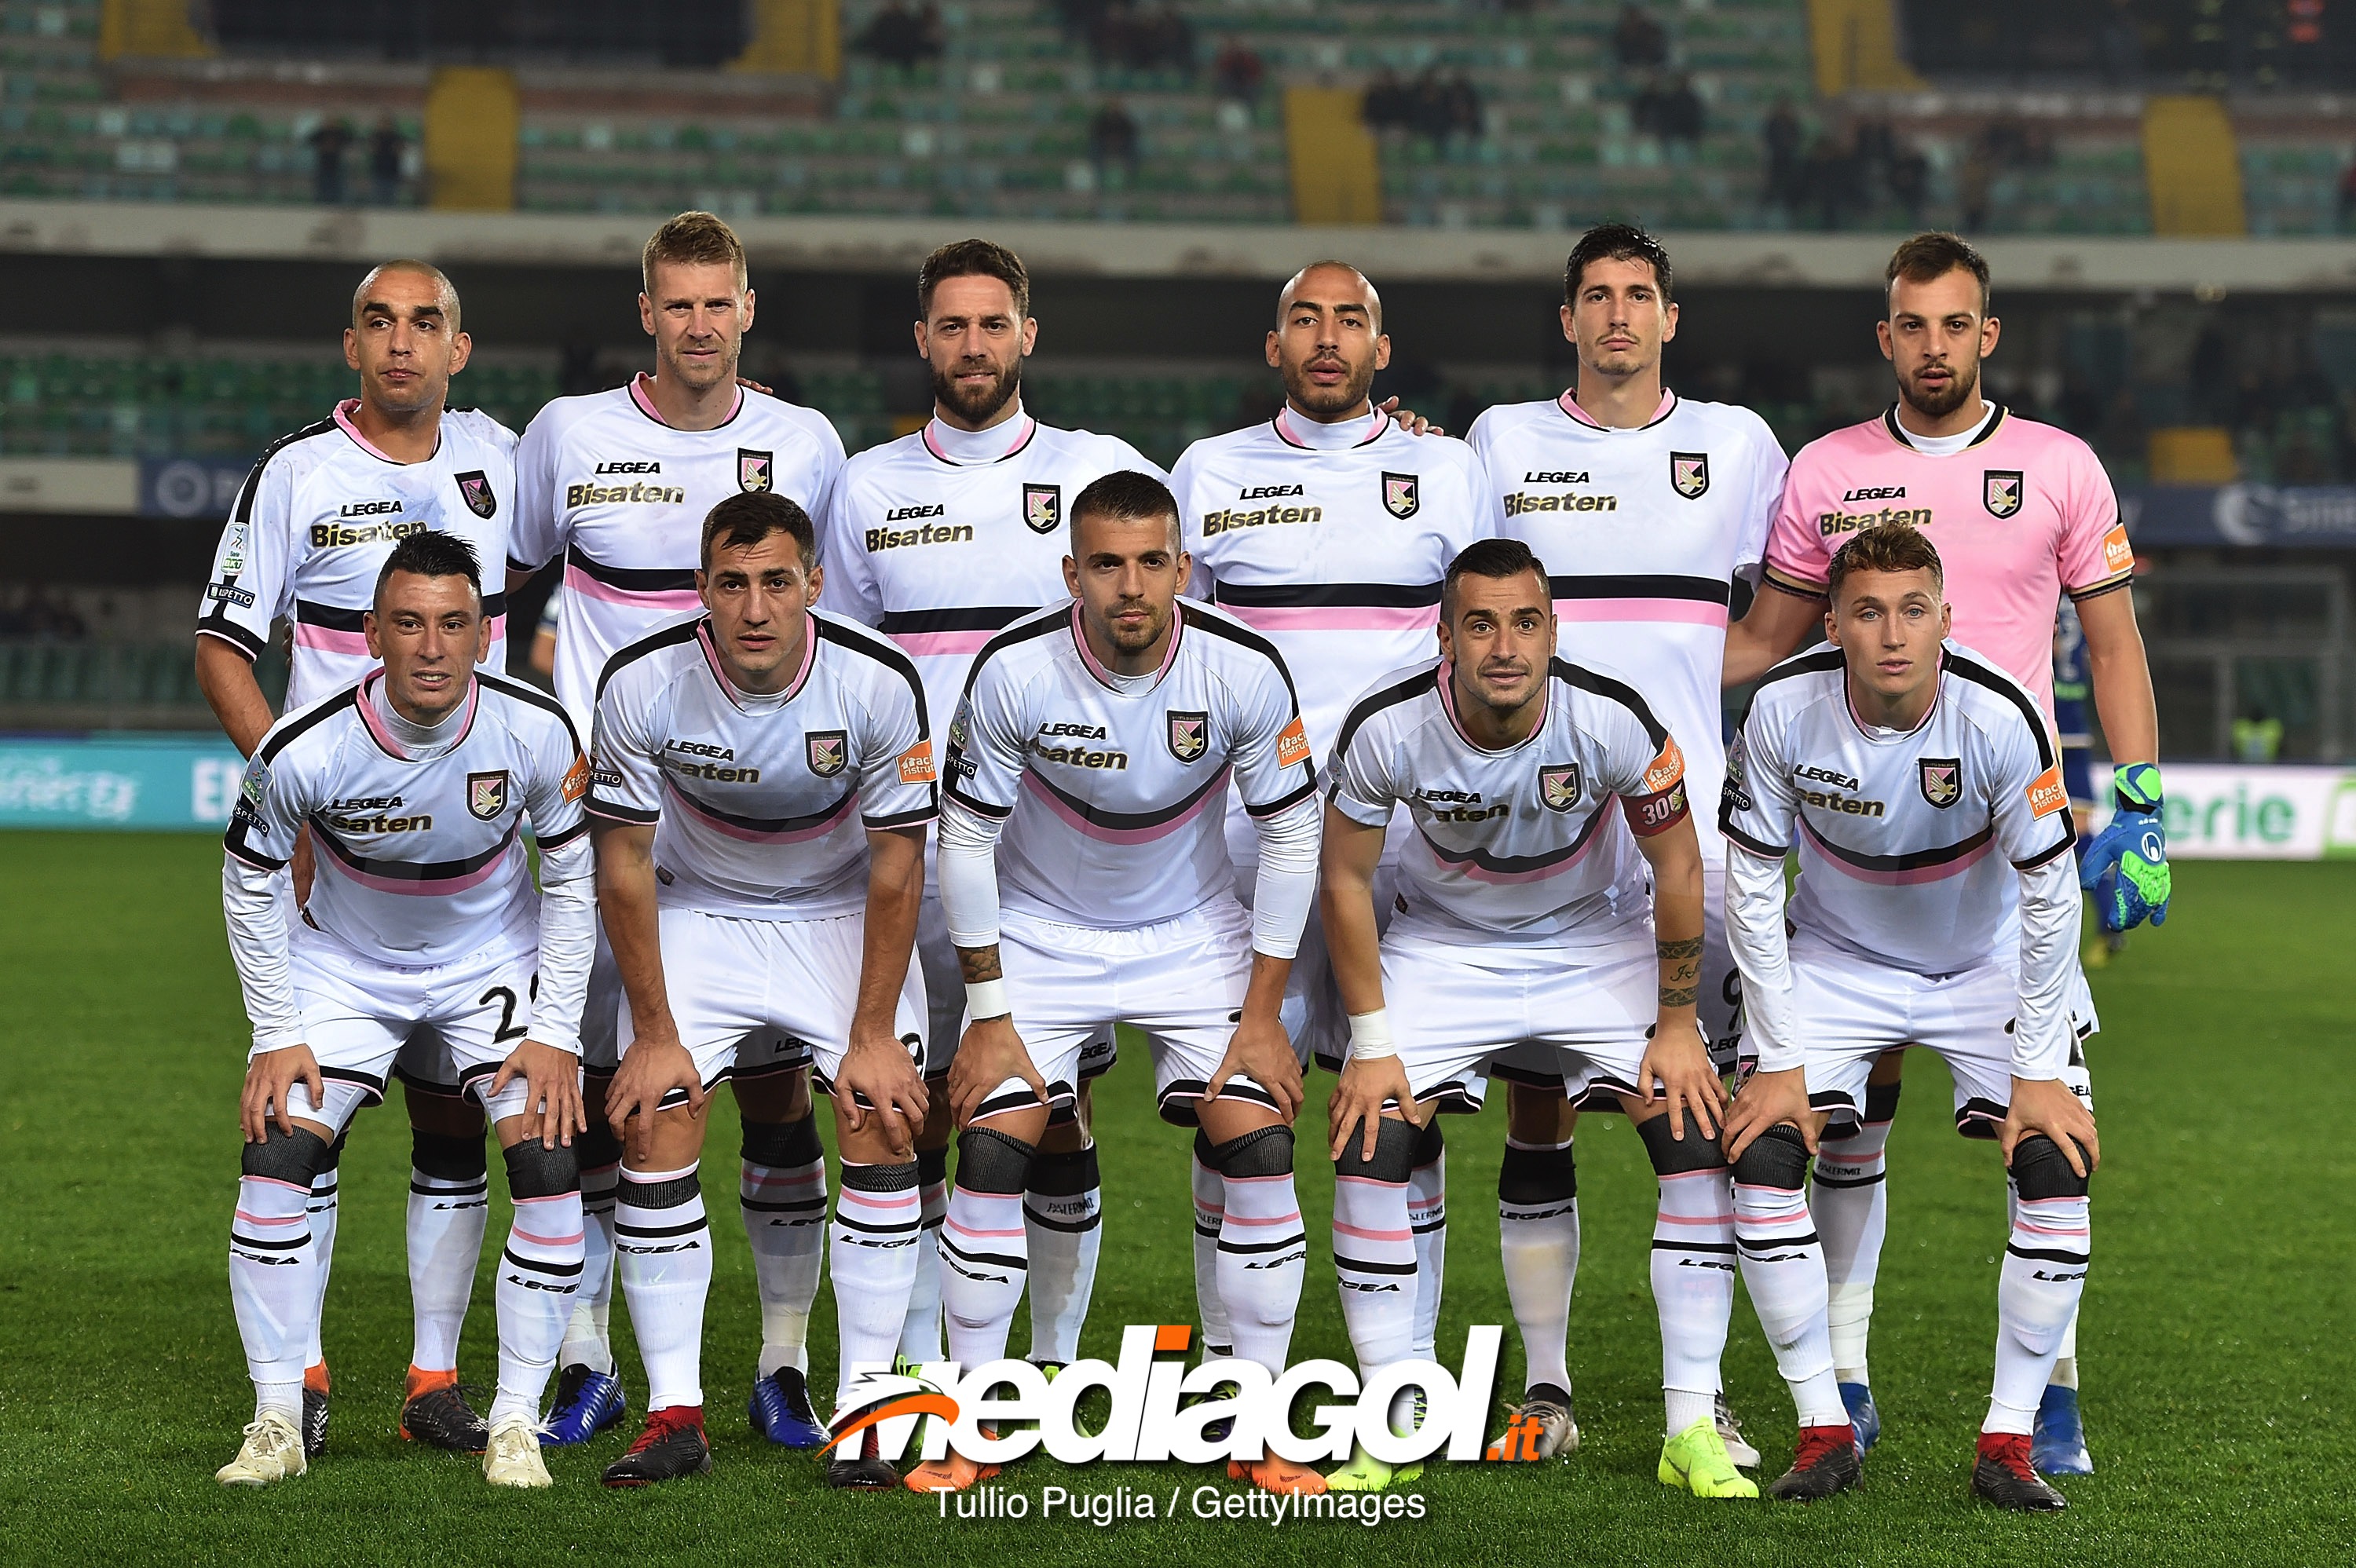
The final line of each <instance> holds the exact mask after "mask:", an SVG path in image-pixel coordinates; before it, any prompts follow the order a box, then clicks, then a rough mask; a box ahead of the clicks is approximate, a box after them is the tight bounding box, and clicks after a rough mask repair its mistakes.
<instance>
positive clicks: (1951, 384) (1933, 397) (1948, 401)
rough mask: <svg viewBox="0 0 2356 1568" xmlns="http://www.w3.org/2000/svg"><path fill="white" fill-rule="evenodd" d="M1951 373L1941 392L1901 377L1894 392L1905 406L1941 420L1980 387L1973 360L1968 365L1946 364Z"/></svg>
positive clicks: (1977, 391)
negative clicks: (1904, 402)
mask: <svg viewBox="0 0 2356 1568" xmlns="http://www.w3.org/2000/svg"><path fill="white" fill-rule="evenodd" d="M1948 369H1950V370H1951V371H1953V372H1954V374H1953V375H1951V376H1949V377H1948V378H1947V385H1946V387H1945V389H1944V390H1941V391H1927V390H1925V389H1922V387H1921V386H1919V385H1918V384H1916V383H1915V382H1913V381H1909V380H1903V379H1901V381H1900V382H1899V383H1898V395H1899V396H1900V397H1901V398H1903V399H1905V400H1906V406H1907V407H1908V408H1910V409H1912V410H1913V411H1915V412H1916V413H1918V414H1921V415H1922V417H1923V418H1925V419H1934V420H1937V419H1944V418H1946V417H1947V416H1948V415H1949V414H1951V413H1954V411H1956V410H1957V409H1959V408H1962V407H1963V406H1964V402H1965V399H1968V398H1973V397H1976V396H1977V395H1978V394H1979V389H1980V365H1979V361H1978V360H1976V359H1975V360H1973V361H1972V362H1971V363H1970V364H1969V365H1965V366H1954V365H1951V366H1949V367H1948Z"/></svg>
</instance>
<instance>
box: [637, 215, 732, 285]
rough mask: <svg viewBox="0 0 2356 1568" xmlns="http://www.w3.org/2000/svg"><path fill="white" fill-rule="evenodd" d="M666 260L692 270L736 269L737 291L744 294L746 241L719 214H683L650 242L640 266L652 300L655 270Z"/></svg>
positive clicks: (640, 271) (655, 232) (663, 227)
mask: <svg viewBox="0 0 2356 1568" xmlns="http://www.w3.org/2000/svg"><path fill="white" fill-rule="evenodd" d="M665 261H676V262H682V263H684V264H686V265H688V266H691V267H699V266H717V265H725V266H729V267H733V268H734V269H735V272H736V292H737V293H744V285H745V281H746V280H745V273H744V241H743V240H739V239H737V238H736V230H734V229H731V228H729V227H728V224H727V222H726V221H725V220H724V219H721V218H720V217H718V216H717V215H715V214H712V213H709V212H682V213H680V215H679V216H678V217H677V218H674V219H671V220H670V221H669V222H668V223H666V224H664V225H663V226H662V227H661V228H660V229H656V230H655V231H654V233H653V235H652V236H650V237H649V238H648V240H647V250H646V255H645V256H644V257H643V258H642V259H641V261H640V263H639V278H640V281H641V282H642V283H644V284H645V286H646V291H647V297H648V299H652V298H654V294H655V268H656V267H657V266H659V265H660V264H661V263H662V262H665Z"/></svg>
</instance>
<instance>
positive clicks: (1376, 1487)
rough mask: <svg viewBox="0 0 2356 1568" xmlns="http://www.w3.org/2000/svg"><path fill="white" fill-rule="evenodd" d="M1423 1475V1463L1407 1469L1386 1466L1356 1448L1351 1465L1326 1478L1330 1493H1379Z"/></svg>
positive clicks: (1359, 1446)
mask: <svg viewBox="0 0 2356 1568" xmlns="http://www.w3.org/2000/svg"><path fill="white" fill-rule="evenodd" d="M1422 1474H1423V1465H1422V1462H1421V1461H1415V1462H1412V1463H1409V1464H1405V1465H1386V1464H1384V1463H1383V1462H1382V1461H1381V1460H1380V1459H1377V1458H1376V1457H1375V1456H1373V1455H1372V1454H1369V1453H1367V1452H1366V1450H1365V1445H1364V1444H1353V1445H1351V1448H1350V1462H1349V1463H1348V1464H1346V1465H1344V1466H1343V1467H1341V1468H1340V1469H1338V1470H1333V1471H1329V1472H1328V1473H1327V1474H1326V1477H1325V1489H1326V1490H1327V1491H1329V1492H1379V1491H1385V1490H1387V1489H1388V1488H1391V1487H1393V1486H1395V1485H1398V1484H1399V1483H1401V1482H1406V1481H1412V1480H1415V1479H1417V1478H1419V1477H1421V1476H1422Z"/></svg>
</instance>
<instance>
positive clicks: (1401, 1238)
mask: <svg viewBox="0 0 2356 1568" xmlns="http://www.w3.org/2000/svg"><path fill="white" fill-rule="evenodd" d="M1333 1230H1334V1232H1335V1233H1336V1234H1337V1235H1344V1236H1355V1237H1357V1238H1358V1240H1360V1241H1362V1242H1411V1241H1413V1240H1414V1239H1415V1232H1413V1231H1411V1230H1408V1231H1369V1230H1366V1229H1365V1228H1364V1227H1362V1226H1358V1225H1344V1223H1342V1221H1339V1220H1336V1221H1333Z"/></svg>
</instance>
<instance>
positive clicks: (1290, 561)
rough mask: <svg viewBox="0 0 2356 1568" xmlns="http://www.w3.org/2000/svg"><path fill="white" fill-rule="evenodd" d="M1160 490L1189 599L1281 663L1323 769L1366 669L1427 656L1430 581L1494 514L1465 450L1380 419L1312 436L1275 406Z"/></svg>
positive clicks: (1214, 444)
mask: <svg viewBox="0 0 2356 1568" xmlns="http://www.w3.org/2000/svg"><path fill="white" fill-rule="evenodd" d="M1172 487H1173V490H1174V491H1175V492H1176V494H1177V496H1178V515H1179V517H1181V518H1183V520H1184V524H1185V536H1186V548H1187V549H1189V550H1190V551H1192V552H1193V554H1194V593H1195V594H1196V595H1198V596H1199V597H1202V598H1205V599H1208V600H1210V601H1211V602H1212V603H1215V604H1216V605H1217V606H1218V607H1219V608H1220V609H1222V610H1225V611H1226V613H1228V614H1230V615H1233V616H1235V617H1236V619H1237V620H1239V621H1241V622H1243V623H1244V624H1246V625H1248V626H1250V627H1251V628H1252V629H1253V630H1255V631H1257V632H1258V633H1259V634H1260V635H1262V636H1264V637H1266V638H1268V640H1269V641H1270V642H1271V643H1274V644H1275V645H1276V646H1277V648H1278V649H1279V651H1280V652H1281V653H1282V654H1283V656H1284V662H1285V664H1286V665H1287V666H1288V667H1290V669H1291V671H1292V677H1293V679H1294V680H1296V681H1298V682H1299V683H1300V685H1301V715H1302V717H1303V718H1304V719H1305V720H1307V721H1308V729H1309V740H1310V743H1311V745H1312V746H1313V747H1315V748H1316V751H1317V754H1318V755H1319V756H1321V757H1330V756H1331V755H1332V752H1333V740H1334V737H1335V736H1336V735H1337V734H1339V733H1340V732H1341V728H1342V720H1343V718H1344V715H1346V714H1347V713H1348V712H1349V710H1350V704H1351V701H1352V699H1355V697H1357V696H1358V695H1359V694H1360V693H1361V692H1363V691H1365V689H1366V676H1367V673H1368V672H1369V671H1372V670H1384V669H1400V668H1404V667H1407V666H1408V665H1411V664H1414V663H1416V662H1417V661H1418V660H1419V659H1423V658H1427V657H1429V656H1430V655H1431V653H1432V650H1433V636H1432V628H1433V627H1434V626H1435V625H1437V624H1439V621H1440V579H1441V578H1443V577H1445V576H1446V575H1447V573H1448V563H1449V562H1450V561H1451V560H1454V559H1455V558H1456V554H1457V552H1458V551H1459V550H1462V549H1463V548H1464V547H1465V546H1466V545H1469V544H1471V543H1472V541H1473V540H1475V539H1481V538H1483V537H1484V536H1485V535H1486V534H1487V533H1488V531H1489V528H1488V519H1489V513H1490V508H1491V505H1492V503H1491V501H1490V499H1489V496H1488V491H1487V486H1486V482H1485V480H1484V479H1483V476H1482V474H1481V464H1480V460H1479V459H1478V458H1476V457H1474V456H1473V455H1472V448H1471V447H1469V446H1467V445H1465V444H1464V443H1462V442H1461V441H1457V440H1455V439H1453V438H1452V437H1448V436H1432V435H1427V436H1414V435H1409V434H1408V433H1407V432H1405V431H1404V430H1402V429H1401V428H1400V427H1399V426H1398V422H1397V421H1394V420H1392V419H1391V418H1390V416H1389V415H1387V414H1385V413H1383V412H1381V411H1376V412H1375V413H1374V414H1373V415H1371V416H1370V417H1368V418H1366V419H1363V420H1350V421H1344V422H1342V423H1340V424H1330V425H1321V424H1317V423H1315V422H1313V421H1308V420H1304V419H1301V417H1300V416H1299V415H1297V414H1295V413H1293V412H1292V411H1290V409H1287V410H1285V411H1282V412H1280V413H1279V414H1278V415H1277V416H1276V418H1274V419H1273V420H1270V421H1269V422H1267V423H1266V424H1260V425H1254V426H1252V427H1250V428H1249V429H1248V430H1239V431H1236V432H1232V433H1230V434H1227V435H1215V436H1212V437H1210V438H1208V439H1207V440H1204V441H1198V442H1196V443H1194V445H1192V446H1190V447H1188V448H1187V449H1186V452H1185V454H1184V455H1183V456H1182V457H1180V458H1179V459H1178V467H1177V469H1176V471H1175V473H1174V475H1173V484H1172Z"/></svg>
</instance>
